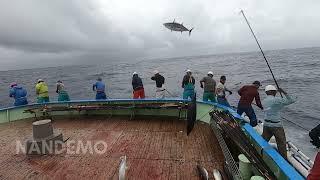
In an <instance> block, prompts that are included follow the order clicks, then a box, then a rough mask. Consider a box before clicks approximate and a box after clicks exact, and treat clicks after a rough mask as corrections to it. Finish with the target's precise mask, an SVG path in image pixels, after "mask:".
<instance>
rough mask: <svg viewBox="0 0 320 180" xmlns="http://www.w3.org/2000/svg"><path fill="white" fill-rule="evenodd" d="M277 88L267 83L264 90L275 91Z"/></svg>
mask: <svg viewBox="0 0 320 180" xmlns="http://www.w3.org/2000/svg"><path fill="white" fill-rule="evenodd" d="M276 90H277V88H276V87H274V86H273V85H268V86H266V88H265V91H266V92H267V91H276Z"/></svg>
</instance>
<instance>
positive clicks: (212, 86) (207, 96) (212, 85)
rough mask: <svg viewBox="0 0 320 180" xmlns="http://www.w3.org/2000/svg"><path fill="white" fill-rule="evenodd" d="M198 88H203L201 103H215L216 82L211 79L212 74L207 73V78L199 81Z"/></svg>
mask: <svg viewBox="0 0 320 180" xmlns="http://www.w3.org/2000/svg"><path fill="white" fill-rule="evenodd" d="M200 87H201V88H204V92H203V98H202V100H203V101H209V100H210V101H211V102H217V101H216V94H215V91H216V81H215V80H214V79H213V72H212V71H209V72H208V76H206V77H204V78H202V79H201V80H200Z"/></svg>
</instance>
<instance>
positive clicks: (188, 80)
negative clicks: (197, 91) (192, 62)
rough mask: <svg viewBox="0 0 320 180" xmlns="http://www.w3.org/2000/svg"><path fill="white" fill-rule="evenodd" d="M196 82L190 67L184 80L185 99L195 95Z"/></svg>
mask: <svg viewBox="0 0 320 180" xmlns="http://www.w3.org/2000/svg"><path fill="white" fill-rule="evenodd" d="M194 84H195V80H194V77H193V76H192V72H191V70H190V69H188V70H187V71H186V75H185V76H184V77H183V80H182V88H183V89H184V91H183V99H188V98H189V97H190V99H192V96H193V95H194Z"/></svg>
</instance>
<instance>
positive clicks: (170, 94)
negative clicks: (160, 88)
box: [164, 89, 174, 97]
mask: <svg viewBox="0 0 320 180" xmlns="http://www.w3.org/2000/svg"><path fill="white" fill-rule="evenodd" d="M164 90H165V91H167V93H168V94H169V96H171V97H174V95H173V94H172V93H170V92H169V91H168V90H167V89H164Z"/></svg>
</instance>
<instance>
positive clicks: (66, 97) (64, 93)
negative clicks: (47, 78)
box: [56, 80, 70, 101]
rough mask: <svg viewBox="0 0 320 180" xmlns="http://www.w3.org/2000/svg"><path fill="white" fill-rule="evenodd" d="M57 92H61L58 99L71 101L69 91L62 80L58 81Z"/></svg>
mask: <svg viewBox="0 0 320 180" xmlns="http://www.w3.org/2000/svg"><path fill="white" fill-rule="evenodd" d="M56 93H58V94H59V97H58V101H70V98H69V95H68V92H67V91H66V90H65V88H64V84H63V83H62V81H60V80H59V81H57V90H56Z"/></svg>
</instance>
